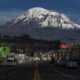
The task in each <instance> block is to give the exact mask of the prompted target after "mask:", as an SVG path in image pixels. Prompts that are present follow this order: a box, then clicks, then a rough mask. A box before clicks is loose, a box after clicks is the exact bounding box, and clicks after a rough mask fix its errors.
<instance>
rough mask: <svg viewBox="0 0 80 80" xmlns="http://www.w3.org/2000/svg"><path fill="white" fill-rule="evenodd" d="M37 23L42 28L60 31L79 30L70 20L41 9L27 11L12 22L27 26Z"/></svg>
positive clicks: (78, 26) (59, 14)
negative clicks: (32, 22) (19, 22)
mask: <svg viewBox="0 0 80 80" xmlns="http://www.w3.org/2000/svg"><path fill="white" fill-rule="evenodd" d="M33 20H34V21H35V22H37V24H38V25H41V28H42V27H59V28H62V29H70V28H71V29H74V28H80V25H78V24H76V23H74V22H72V21H70V19H69V18H68V17H67V16H66V15H64V14H62V13H58V12H55V11H51V10H47V9H44V8H41V7H35V8H31V9H29V10H28V11H27V12H26V13H25V14H22V15H21V16H19V17H17V18H16V19H15V20H14V23H15V24H16V23H17V22H18V21H21V22H22V23H23V24H27V23H28V24H29V23H30V22H31V21H33Z"/></svg>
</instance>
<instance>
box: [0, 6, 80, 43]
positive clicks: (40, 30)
mask: <svg viewBox="0 0 80 80" xmlns="http://www.w3.org/2000/svg"><path fill="white" fill-rule="evenodd" d="M1 27H2V28H0V34H2V35H11V36H20V35H25V34H28V35H31V36H32V37H36V38H39V39H47V40H64V41H66V40H74V41H75V42H76V41H80V37H79V36H80V25H78V24H76V23H74V22H72V21H71V20H70V19H69V18H68V17H67V16H66V15H65V14H62V13H58V12H55V11H52V10H47V9H44V8H41V7H35V8H31V9H29V10H28V11H27V12H25V13H24V14H22V15H21V16H19V17H17V18H16V19H14V20H12V21H11V22H9V23H7V24H5V25H3V26H1ZM3 27H5V28H3Z"/></svg>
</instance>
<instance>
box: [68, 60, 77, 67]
mask: <svg viewBox="0 0 80 80" xmlns="http://www.w3.org/2000/svg"><path fill="white" fill-rule="evenodd" d="M77 65H78V64H77V60H76V59H71V60H68V61H67V67H68V68H76V67H77Z"/></svg>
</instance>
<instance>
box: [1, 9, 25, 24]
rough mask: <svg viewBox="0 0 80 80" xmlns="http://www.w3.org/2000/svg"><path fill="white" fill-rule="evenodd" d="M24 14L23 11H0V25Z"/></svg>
mask: <svg viewBox="0 0 80 80" xmlns="http://www.w3.org/2000/svg"><path fill="white" fill-rule="evenodd" d="M24 12H25V11H24V10H11V11H0V25H1V24H5V23H6V22H8V21H11V20H12V19H15V18H16V17H18V16H20V15H21V14H23V13H24Z"/></svg>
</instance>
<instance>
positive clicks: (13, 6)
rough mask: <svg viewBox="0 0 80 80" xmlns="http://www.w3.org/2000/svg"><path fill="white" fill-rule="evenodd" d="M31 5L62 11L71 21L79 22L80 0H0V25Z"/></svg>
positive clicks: (31, 6)
mask: <svg viewBox="0 0 80 80" xmlns="http://www.w3.org/2000/svg"><path fill="white" fill-rule="evenodd" d="M33 7H43V8H46V9H49V10H55V11H58V12H60V13H64V14H66V15H67V16H68V17H69V18H70V19H71V20H72V21H74V22H76V23H79V24H80V0H0V25H1V24H4V23H6V22H8V21H11V20H12V19H14V18H16V17H18V16H19V15H21V14H23V13H24V12H25V11H27V10H28V9H30V8H33Z"/></svg>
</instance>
